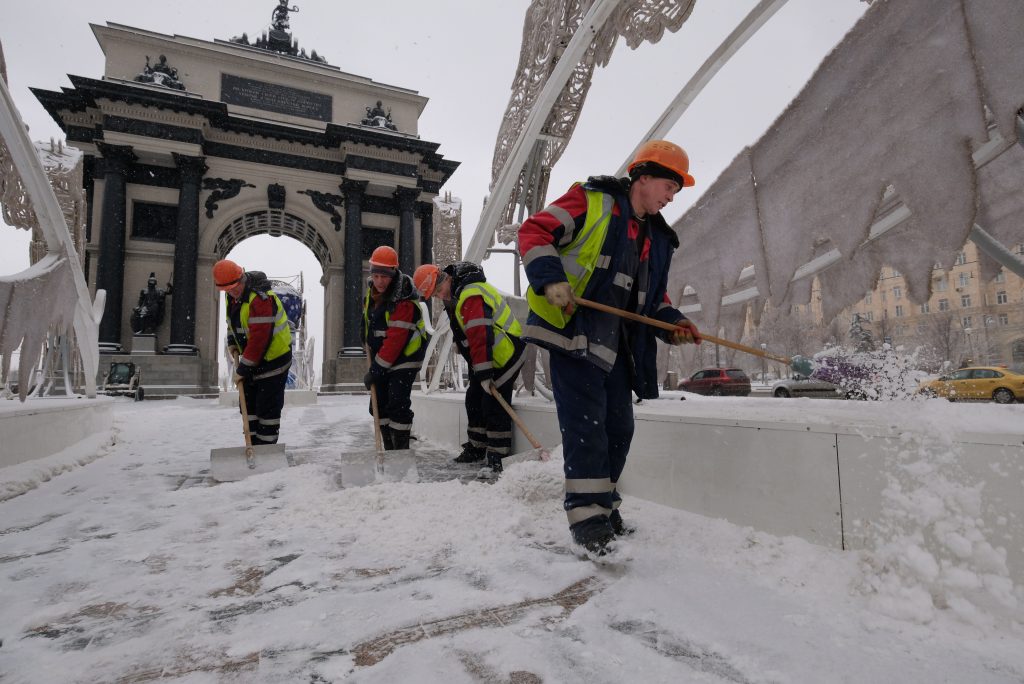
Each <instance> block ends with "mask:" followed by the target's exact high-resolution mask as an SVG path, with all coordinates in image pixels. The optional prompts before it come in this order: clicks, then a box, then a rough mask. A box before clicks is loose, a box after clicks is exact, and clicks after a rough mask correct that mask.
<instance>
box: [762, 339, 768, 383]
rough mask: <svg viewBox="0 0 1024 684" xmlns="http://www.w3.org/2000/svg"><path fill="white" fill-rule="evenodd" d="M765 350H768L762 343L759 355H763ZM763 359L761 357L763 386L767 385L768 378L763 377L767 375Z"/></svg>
mask: <svg viewBox="0 0 1024 684" xmlns="http://www.w3.org/2000/svg"><path fill="white" fill-rule="evenodd" d="M766 349H768V345H767V344H765V343H764V342H762V343H761V353H762V354H763V353H764V352H765V350H766ZM764 358H765V357H763V356H762V357H761V382H762V383H764V384H768V378H767V377H765V376H766V375H767V374H768V369H767V368H766V367H765V360H764Z"/></svg>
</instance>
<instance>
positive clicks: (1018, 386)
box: [917, 366, 1024, 404]
mask: <svg viewBox="0 0 1024 684" xmlns="http://www.w3.org/2000/svg"><path fill="white" fill-rule="evenodd" d="M917 393H918V394H922V395H924V396H929V397H945V398H946V399H949V400H950V401H956V400H957V399H991V400H992V401H994V402H996V403H997V404H1012V403H1013V402H1015V401H1024V375H1022V374H1020V373H1015V372H1013V371H1011V370H1010V369H1009V368H1003V367H1001V366H974V367H971V368H960V369H958V370H955V371H953V372H952V373H950V374H949V375H943V376H941V377H939V378H938V379H936V380H928V381H926V382H923V383H921V386H920V387H918V388H917Z"/></svg>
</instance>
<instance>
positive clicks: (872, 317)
mask: <svg viewBox="0 0 1024 684" xmlns="http://www.w3.org/2000/svg"><path fill="white" fill-rule="evenodd" d="M864 318H866V319H868V320H869V321H873V320H875V312H874V311H868V312H867V313H866V314H864Z"/></svg>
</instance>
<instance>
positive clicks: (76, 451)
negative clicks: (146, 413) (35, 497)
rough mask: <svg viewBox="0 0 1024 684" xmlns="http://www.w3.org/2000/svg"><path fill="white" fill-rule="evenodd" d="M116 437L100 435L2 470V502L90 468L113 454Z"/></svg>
mask: <svg viewBox="0 0 1024 684" xmlns="http://www.w3.org/2000/svg"><path fill="white" fill-rule="evenodd" d="M115 441H116V437H114V436H111V435H110V434H108V433H106V432H99V433H97V434H94V435H90V436H88V437H86V438H85V439H83V440H81V441H80V442H78V443H77V444H75V445H74V446H71V447H68V448H67V449H64V450H63V451H59V452H57V453H55V454H52V455H50V456H46V457H43V458H37V459H33V460H31V461H26V462H25V463H17V464H15V465H12V466H7V467H6V468H0V502H2V501H7V500H8V499H13V498H14V497H16V496H21V495H22V494H24V493H25V492H28V491H31V490H33V489H35V488H36V487H38V486H39V485H40V484H42V483H44V482H49V481H50V480H52V479H53V478H55V477H57V476H58V475H60V474H62V473H66V472H69V471H71V470H74V469H75V468H79V467H81V466H84V465H88V464H90V463H92V462H93V461H95V460H96V459H98V458H101V457H102V456H105V455H106V454H107V453H109V452H110V450H111V448H112V446H113V444H114V443H115Z"/></svg>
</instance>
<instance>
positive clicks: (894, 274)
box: [892, 268, 903, 278]
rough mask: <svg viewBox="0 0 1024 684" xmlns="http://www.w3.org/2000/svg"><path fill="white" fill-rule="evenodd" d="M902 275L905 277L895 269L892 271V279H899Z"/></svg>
mask: <svg viewBox="0 0 1024 684" xmlns="http://www.w3.org/2000/svg"><path fill="white" fill-rule="evenodd" d="M901 275H903V274H902V273H900V272H899V271H897V270H896V269H895V268H894V269H892V277H893V278H899V277H900V276H901Z"/></svg>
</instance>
